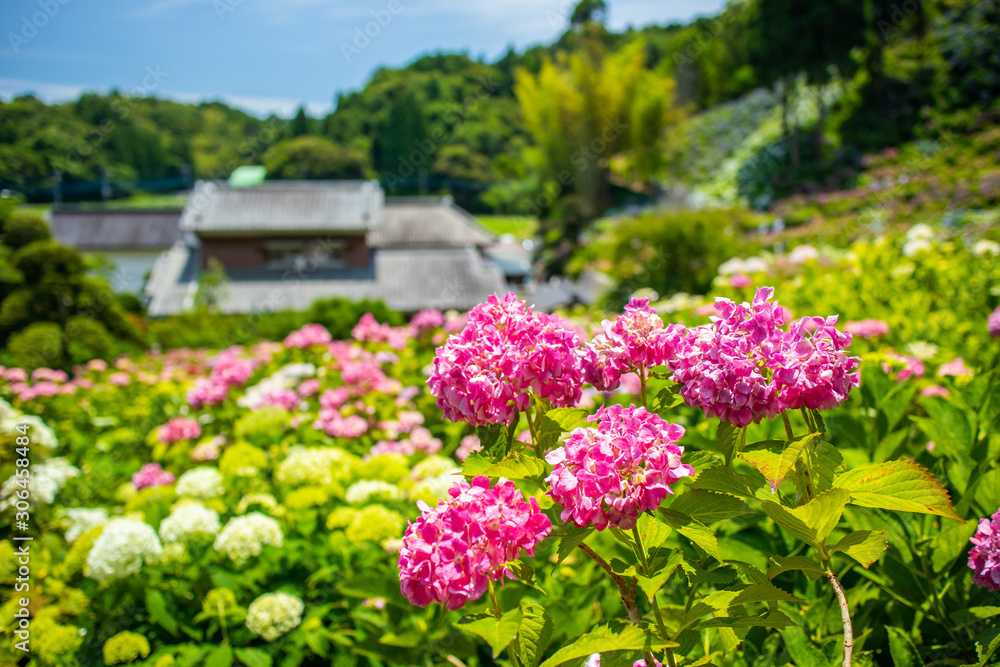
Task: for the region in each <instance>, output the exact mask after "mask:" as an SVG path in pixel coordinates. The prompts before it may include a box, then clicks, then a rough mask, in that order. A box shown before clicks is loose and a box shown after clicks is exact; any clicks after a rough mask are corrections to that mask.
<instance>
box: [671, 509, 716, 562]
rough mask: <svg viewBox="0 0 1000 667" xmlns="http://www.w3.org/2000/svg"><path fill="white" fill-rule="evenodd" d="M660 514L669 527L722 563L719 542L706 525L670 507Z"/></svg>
mask: <svg viewBox="0 0 1000 667" xmlns="http://www.w3.org/2000/svg"><path fill="white" fill-rule="evenodd" d="M660 514H662V515H663V518H664V519H665V520H666V522H667V525H669V526H670V527H671V528H673V529H674V530H676V531H677V532H678V533H680V534H681V535H683V536H684V537H686V538H687V539H689V540H691V541H692V542H693V543H695V544H697V545H698V546H699V547H701V548H702V549H704V551H705V553H707V554H708V555H709V556H712V557H713V558H715V559H716V560H717V561H719V562H720V563H721V562H722V554H721V553H720V552H719V540H718V539H717V538H716V537H715V534H714V533H712V531H710V530H709V529H708V527H707V526H706V525H705V524H703V523H701V522H699V521H696V520H695V519H692V518H691V517H690V516H688V515H687V514H684V513H683V512H678V511H677V510H674V509H671V508H669V507H668V508H667V509H662V510H660Z"/></svg>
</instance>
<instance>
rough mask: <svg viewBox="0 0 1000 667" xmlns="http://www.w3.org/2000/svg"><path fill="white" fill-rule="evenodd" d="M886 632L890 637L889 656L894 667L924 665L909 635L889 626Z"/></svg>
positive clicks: (918, 666) (917, 666)
mask: <svg viewBox="0 0 1000 667" xmlns="http://www.w3.org/2000/svg"><path fill="white" fill-rule="evenodd" d="M885 631H886V634H888V635H889V654H890V655H891V656H892V664H893V665H894V667H920V666H921V665H922V664H924V662H923V660H921V658H920V652H919V651H917V647H916V646H915V645H914V644H913V640H912V639H910V635H909V634H908V633H906V632H905V631H903V630H900V629H899V628H894V627H892V626H888V625H887V626H886V628H885Z"/></svg>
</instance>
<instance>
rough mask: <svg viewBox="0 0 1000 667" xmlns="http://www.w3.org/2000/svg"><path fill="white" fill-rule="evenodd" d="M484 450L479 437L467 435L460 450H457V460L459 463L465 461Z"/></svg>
mask: <svg viewBox="0 0 1000 667" xmlns="http://www.w3.org/2000/svg"><path fill="white" fill-rule="evenodd" d="M482 449H483V444H482V443H481V442H479V436H478V435H467V436H465V437H464V438H462V442H461V443H459V445H458V449H457V450H455V458H456V459H458V460H459V461H464V460H465V459H467V458H469V454H472V453H473V452H479V451H482Z"/></svg>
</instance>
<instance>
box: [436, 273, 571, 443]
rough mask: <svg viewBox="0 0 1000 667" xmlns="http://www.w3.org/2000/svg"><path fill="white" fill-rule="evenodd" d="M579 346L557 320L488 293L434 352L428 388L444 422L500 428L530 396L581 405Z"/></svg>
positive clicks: (510, 296) (509, 298)
mask: <svg viewBox="0 0 1000 667" xmlns="http://www.w3.org/2000/svg"><path fill="white" fill-rule="evenodd" d="M579 348H580V343H579V339H578V337H577V334H576V332H575V331H574V330H573V329H572V328H571V327H570V326H569V325H567V324H566V323H565V322H563V321H562V320H560V319H559V318H558V317H553V316H550V315H546V314H545V313H537V314H536V313H533V312H532V310H531V308H530V307H528V306H526V305H525V303H524V302H523V301H520V300H518V298H517V296H516V295H515V294H514V293H513V292H509V293H508V294H507V295H506V296H505V297H503V298H502V299H501V298H499V297H497V296H496V295H494V296H491V297H490V298H489V300H488V301H487V302H486V303H483V304H480V305H478V306H476V307H475V308H473V309H472V311H471V312H470V313H469V322H468V324H467V325H466V326H465V328H464V329H462V331H461V332H460V333H458V334H455V335H452V336H450V337H449V338H448V340H447V341H446V342H445V344H444V345H443V346H441V347H439V348H438V349H437V355H436V356H435V357H434V364H433V368H432V369H431V372H430V377H429V378H428V380H427V383H428V385H430V389H431V393H432V394H433V395H434V396H436V397H437V399H438V400H437V405H438V407H439V408H441V410H443V411H444V414H445V417H447V418H448V419H450V420H452V421H466V422H469V423H470V424H499V423H506V422H509V421H511V419H512V418H513V417H514V415H515V413H516V412H520V411H523V410H525V409H527V407H528V404H529V398H528V392H529V391H530V392H532V393H534V394H535V395H537V396H539V397H540V398H546V399H548V400H550V401H551V402H552V404H553V405H555V406H558V407H567V406H572V405H575V404H576V403H577V401H579V400H580V392H581V385H582V384H583V370H582V366H581V363H580V357H579Z"/></svg>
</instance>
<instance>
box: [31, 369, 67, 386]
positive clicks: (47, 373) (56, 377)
mask: <svg viewBox="0 0 1000 667" xmlns="http://www.w3.org/2000/svg"><path fill="white" fill-rule="evenodd" d="M31 379H32V381H34V382H38V381H40V380H44V381H48V382H56V383H60V384H61V383H63V382H66V381H67V380H69V376H68V375H66V371H60V370H54V369H52V368H36V369H35V370H34V372H33V373H32V374H31Z"/></svg>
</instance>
